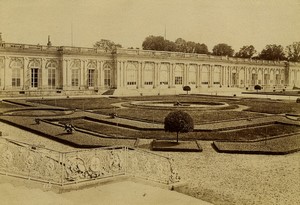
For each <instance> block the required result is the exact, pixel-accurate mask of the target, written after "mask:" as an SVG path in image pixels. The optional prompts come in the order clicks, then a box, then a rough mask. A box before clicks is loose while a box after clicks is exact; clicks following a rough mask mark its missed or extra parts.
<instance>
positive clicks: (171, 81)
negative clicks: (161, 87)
mask: <svg viewBox="0 0 300 205" xmlns="http://www.w3.org/2000/svg"><path fill="white" fill-rule="evenodd" d="M174 74H175V73H174V64H173V63H170V64H169V87H172V86H173V85H174Z"/></svg>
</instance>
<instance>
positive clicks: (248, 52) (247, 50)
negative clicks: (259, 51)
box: [234, 45, 256, 58]
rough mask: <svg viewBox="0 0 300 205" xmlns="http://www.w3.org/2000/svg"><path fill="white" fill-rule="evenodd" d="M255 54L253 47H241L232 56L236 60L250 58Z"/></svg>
mask: <svg viewBox="0 0 300 205" xmlns="http://www.w3.org/2000/svg"><path fill="white" fill-rule="evenodd" d="M255 53H256V50H255V48H254V46H252V45H251V46H243V47H242V48H241V49H240V50H239V52H237V53H236V54H235V55H234V56H235V57H238V58H251V57H252V56H253V55H254V54H255Z"/></svg>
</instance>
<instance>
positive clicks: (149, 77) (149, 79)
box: [144, 63, 154, 85]
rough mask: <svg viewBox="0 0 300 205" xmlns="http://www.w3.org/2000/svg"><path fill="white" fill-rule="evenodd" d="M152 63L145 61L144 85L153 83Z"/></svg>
mask: <svg viewBox="0 0 300 205" xmlns="http://www.w3.org/2000/svg"><path fill="white" fill-rule="evenodd" d="M153 70H154V64H151V63H147V64H146V66H145V70H144V85H153V75H154V72H153Z"/></svg>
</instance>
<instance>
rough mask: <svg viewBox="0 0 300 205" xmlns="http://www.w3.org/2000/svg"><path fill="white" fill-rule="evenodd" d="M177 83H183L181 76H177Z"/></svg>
mask: <svg viewBox="0 0 300 205" xmlns="http://www.w3.org/2000/svg"><path fill="white" fill-rule="evenodd" d="M175 85H182V77H181V76H179V77H178V76H177V77H175Z"/></svg>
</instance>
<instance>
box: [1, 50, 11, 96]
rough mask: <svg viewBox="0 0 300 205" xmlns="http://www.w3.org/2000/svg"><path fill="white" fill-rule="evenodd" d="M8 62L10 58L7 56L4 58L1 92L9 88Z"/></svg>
mask: <svg viewBox="0 0 300 205" xmlns="http://www.w3.org/2000/svg"><path fill="white" fill-rule="evenodd" d="M9 61H10V58H9V57H8V56H5V57H4V71H3V90H6V89H7V87H9V85H8V84H9V82H11V80H9V79H11V75H9V74H8V73H9V72H8V71H9Z"/></svg>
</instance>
